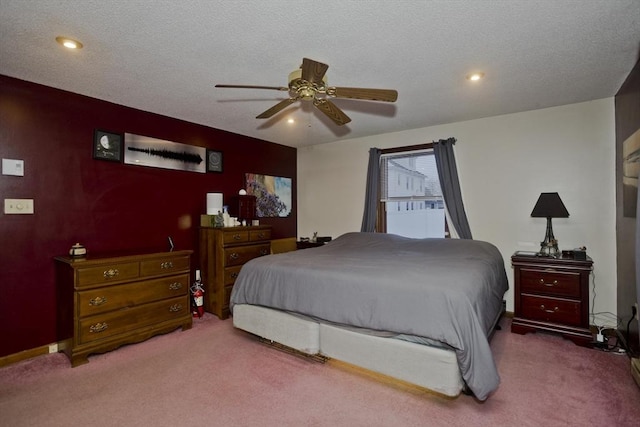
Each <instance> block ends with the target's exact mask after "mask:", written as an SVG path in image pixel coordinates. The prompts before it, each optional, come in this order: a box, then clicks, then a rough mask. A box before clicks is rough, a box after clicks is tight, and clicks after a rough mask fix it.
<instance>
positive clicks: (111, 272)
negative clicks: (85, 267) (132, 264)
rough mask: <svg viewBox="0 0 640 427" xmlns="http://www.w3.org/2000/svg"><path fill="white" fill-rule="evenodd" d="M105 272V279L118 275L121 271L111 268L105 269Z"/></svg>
mask: <svg viewBox="0 0 640 427" xmlns="http://www.w3.org/2000/svg"><path fill="white" fill-rule="evenodd" d="M103 274H104V278H105V279H111V278H113V277H116V276H117V275H118V274H120V272H119V271H118V269H117V268H110V269H109V270H105V272H104V273H103Z"/></svg>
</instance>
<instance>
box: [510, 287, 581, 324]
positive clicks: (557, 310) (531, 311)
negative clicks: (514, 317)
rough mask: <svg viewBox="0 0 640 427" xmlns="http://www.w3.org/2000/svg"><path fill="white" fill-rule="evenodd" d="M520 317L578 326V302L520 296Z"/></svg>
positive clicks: (579, 307)
mask: <svg viewBox="0 0 640 427" xmlns="http://www.w3.org/2000/svg"><path fill="white" fill-rule="evenodd" d="M520 298H521V306H522V316H523V317H524V318H526V319H531V320H540V321H544V322H553V323H561V324H565V325H573V326H580V325H581V322H580V309H581V303H580V301H571V300H565V299H559V298H546V297H541V296H536V295H525V294H523V295H521V296H520Z"/></svg>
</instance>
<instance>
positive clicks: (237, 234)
mask: <svg viewBox="0 0 640 427" xmlns="http://www.w3.org/2000/svg"><path fill="white" fill-rule="evenodd" d="M248 241H249V231H247V230H233V231H224V232H223V233H222V244H223V245H224V246H227V245H233V244H234V243H246V242H248Z"/></svg>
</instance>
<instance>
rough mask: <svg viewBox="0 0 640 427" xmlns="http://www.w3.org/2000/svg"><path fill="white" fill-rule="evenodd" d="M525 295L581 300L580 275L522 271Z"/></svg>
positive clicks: (550, 270)
mask: <svg viewBox="0 0 640 427" xmlns="http://www.w3.org/2000/svg"><path fill="white" fill-rule="evenodd" d="M520 289H521V292H523V293H536V294H545V295H553V296H568V297H575V298H580V273H577V272H576V273H574V272H571V271H557V270H554V269H545V270H540V269H528V268H521V269H520Z"/></svg>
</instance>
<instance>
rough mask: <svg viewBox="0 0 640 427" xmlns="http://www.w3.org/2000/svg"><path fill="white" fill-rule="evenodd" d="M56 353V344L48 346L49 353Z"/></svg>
mask: <svg viewBox="0 0 640 427" xmlns="http://www.w3.org/2000/svg"><path fill="white" fill-rule="evenodd" d="M57 352H58V343H54V344H49V353H57Z"/></svg>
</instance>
